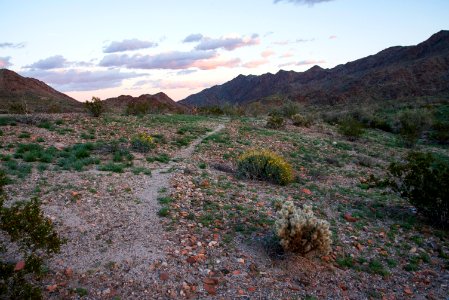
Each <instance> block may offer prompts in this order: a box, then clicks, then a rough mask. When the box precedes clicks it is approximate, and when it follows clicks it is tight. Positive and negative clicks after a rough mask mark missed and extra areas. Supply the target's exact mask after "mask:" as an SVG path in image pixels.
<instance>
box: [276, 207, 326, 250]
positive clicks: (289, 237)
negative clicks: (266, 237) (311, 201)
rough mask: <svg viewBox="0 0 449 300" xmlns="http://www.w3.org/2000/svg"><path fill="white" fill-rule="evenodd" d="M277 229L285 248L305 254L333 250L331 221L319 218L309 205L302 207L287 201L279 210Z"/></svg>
mask: <svg viewBox="0 0 449 300" xmlns="http://www.w3.org/2000/svg"><path fill="white" fill-rule="evenodd" d="M275 229H276V233H277V235H278V236H279V238H280V239H281V245H282V247H283V248H284V249H285V250H289V251H292V252H296V253H299V254H301V255H303V256H304V255H306V254H308V253H310V252H312V251H317V252H320V253H322V254H324V255H326V254H328V253H329V252H330V251H331V247H330V245H331V232H330V230H329V223H328V222H326V221H324V220H320V219H317V218H316V217H315V216H314V214H313V211H312V208H311V207H310V206H308V205H304V208H303V209H300V208H296V207H295V205H294V204H293V202H291V201H287V202H285V203H284V205H282V209H281V210H280V211H279V212H278V219H277V220H276V223H275Z"/></svg>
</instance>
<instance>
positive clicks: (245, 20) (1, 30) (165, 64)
mask: <svg viewBox="0 0 449 300" xmlns="http://www.w3.org/2000/svg"><path fill="white" fill-rule="evenodd" d="M448 13H449V1H448V0H425V1H424V0H394V1H392V0H221V1H220V0H192V1H186V0H164V1H157V0H127V1H118V0H95V1H93V0H90V1H89V0H64V1H61V0H40V1H31V0H28V1H27V0H0V68H8V69H10V70H13V71H15V72H18V73H19V74H21V75H22V76H26V77H33V78H37V79H39V80H42V81H44V82H45V83H47V84H48V85H50V86H52V87H53V88H55V89H57V90H59V91H61V92H64V93H66V94H67V95H69V96H71V97H73V98H75V99H77V100H79V101H85V100H88V99H91V98H92V97H93V96H97V97H100V98H101V99H106V98H109V97H117V96H119V95H133V96H139V95H141V94H155V93H158V92H164V93H166V94H167V95H168V96H170V97H171V98H172V99H174V100H181V99H184V98H185V97H187V96H188V95H191V94H194V93H197V92H200V91H201V90H203V89H205V88H208V87H211V86H213V85H216V84H222V83H225V82H226V81H229V80H231V79H233V78H234V77H237V76H238V75H239V74H243V75H249V74H254V75H260V74H264V73H268V72H270V73H277V72H278V71H279V70H281V69H282V70H293V71H298V72H302V71H306V70H308V69H309V68H311V67H313V66H314V65H319V66H321V67H323V68H332V67H334V66H336V65H339V64H344V63H346V62H349V61H353V60H356V59H359V58H362V57H365V56H368V55H372V54H375V53H377V52H379V51H381V50H383V49H385V48H388V47H391V46H398V45H400V46H408V45H415V44H417V43H420V42H422V41H424V40H426V39H428V38H429V37H430V36H431V35H432V34H434V33H436V32H438V31H440V30H449V17H448Z"/></svg>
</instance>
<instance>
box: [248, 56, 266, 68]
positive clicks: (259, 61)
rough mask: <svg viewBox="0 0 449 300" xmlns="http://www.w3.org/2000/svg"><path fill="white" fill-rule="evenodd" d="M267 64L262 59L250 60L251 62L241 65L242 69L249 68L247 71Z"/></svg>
mask: <svg viewBox="0 0 449 300" xmlns="http://www.w3.org/2000/svg"><path fill="white" fill-rule="evenodd" d="M268 62H269V60H268V59H266V58H264V59H256V60H252V61H249V62H247V63H245V64H243V67H245V68H249V69H254V68H257V67H259V66H262V65H264V64H267V63H268Z"/></svg>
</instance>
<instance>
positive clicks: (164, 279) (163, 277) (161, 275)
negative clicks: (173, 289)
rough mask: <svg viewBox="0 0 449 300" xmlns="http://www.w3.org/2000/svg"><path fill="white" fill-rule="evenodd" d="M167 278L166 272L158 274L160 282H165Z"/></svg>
mask: <svg viewBox="0 0 449 300" xmlns="http://www.w3.org/2000/svg"><path fill="white" fill-rule="evenodd" d="M168 278H169V276H168V273H167V272H162V273H160V274H159V279H160V280H162V281H167V280H168Z"/></svg>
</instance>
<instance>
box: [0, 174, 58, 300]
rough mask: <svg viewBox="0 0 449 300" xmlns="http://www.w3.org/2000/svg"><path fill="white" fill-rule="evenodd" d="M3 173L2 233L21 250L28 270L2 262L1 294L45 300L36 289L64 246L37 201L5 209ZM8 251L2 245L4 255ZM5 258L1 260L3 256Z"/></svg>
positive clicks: (0, 198)
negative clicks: (46, 262) (50, 258)
mask: <svg viewBox="0 0 449 300" xmlns="http://www.w3.org/2000/svg"><path fill="white" fill-rule="evenodd" d="M7 181H8V180H7V178H6V175H5V173H4V172H3V171H2V170H0V230H1V231H2V232H4V233H6V234H7V235H8V236H9V238H10V240H11V241H12V242H14V243H16V244H17V245H18V246H19V249H20V251H21V254H22V257H23V258H24V268H23V269H21V270H18V271H16V270H14V264H13V263H10V262H6V261H3V258H1V259H0V294H1V298H2V299H41V298H42V292H41V289H40V288H39V287H38V286H37V285H35V282H36V281H37V280H39V279H40V275H41V268H42V261H43V259H44V258H45V257H48V256H50V255H51V254H53V253H57V252H59V250H60V247H61V245H62V243H63V240H61V239H60V238H59V236H58V234H57V233H56V232H55V230H54V228H53V224H52V222H51V220H50V219H49V218H46V217H44V215H43V213H42V211H41V209H40V203H39V201H38V199H37V198H34V199H32V200H31V201H28V202H17V203H14V204H13V205H11V206H9V207H5V206H4V202H5V200H6V194H5V192H4V190H3V186H4V185H5V184H7ZM4 249H5V247H4V245H3V242H2V241H0V253H1V252H3V251H4ZM0 257H1V256H0Z"/></svg>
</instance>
